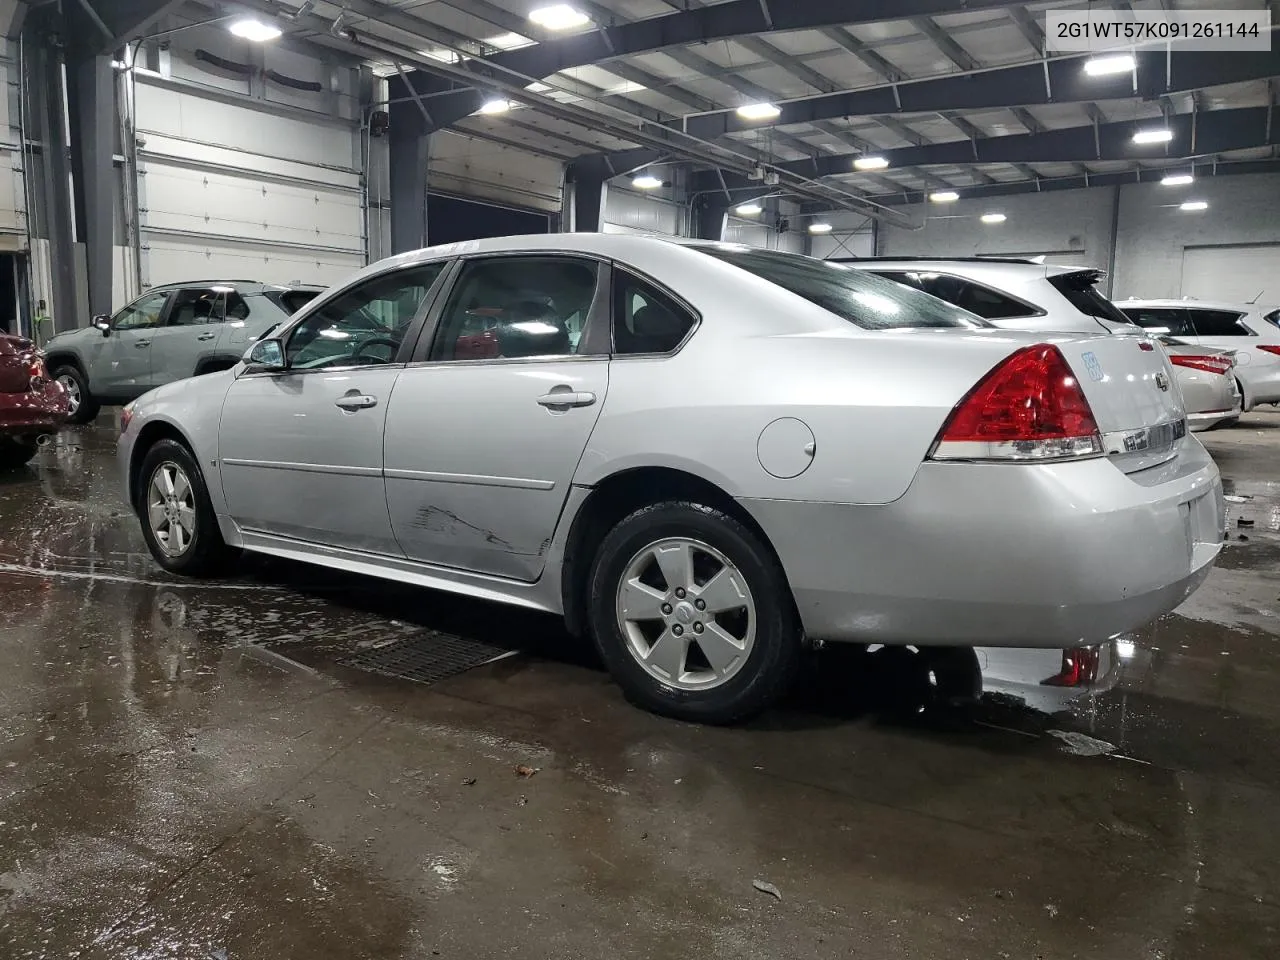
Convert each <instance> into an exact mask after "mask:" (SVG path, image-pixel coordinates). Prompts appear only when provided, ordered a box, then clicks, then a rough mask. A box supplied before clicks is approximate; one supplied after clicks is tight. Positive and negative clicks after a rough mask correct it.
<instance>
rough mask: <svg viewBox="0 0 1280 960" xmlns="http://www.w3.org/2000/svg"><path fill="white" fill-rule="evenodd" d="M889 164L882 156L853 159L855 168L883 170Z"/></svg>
mask: <svg viewBox="0 0 1280 960" xmlns="http://www.w3.org/2000/svg"><path fill="white" fill-rule="evenodd" d="M888 165H889V161H888V160H886V159H885V158H884V157H858V159H856V160H854V161H853V168H854V169H855V170H883V169H884V168H885V167H887V166H888Z"/></svg>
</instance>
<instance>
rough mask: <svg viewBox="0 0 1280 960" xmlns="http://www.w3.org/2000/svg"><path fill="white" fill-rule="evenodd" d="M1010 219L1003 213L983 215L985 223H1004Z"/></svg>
mask: <svg viewBox="0 0 1280 960" xmlns="http://www.w3.org/2000/svg"><path fill="white" fill-rule="evenodd" d="M1008 219H1009V218H1008V217H1006V216H1005V215H1004V214H1003V213H984V214H983V215H982V222H983V223H1004V222H1005V221H1006V220H1008Z"/></svg>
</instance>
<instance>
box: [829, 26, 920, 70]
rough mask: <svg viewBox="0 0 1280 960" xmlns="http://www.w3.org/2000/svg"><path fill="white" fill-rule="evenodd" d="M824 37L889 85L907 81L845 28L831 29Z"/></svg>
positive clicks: (891, 65) (893, 67)
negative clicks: (850, 54) (851, 55)
mask: <svg viewBox="0 0 1280 960" xmlns="http://www.w3.org/2000/svg"><path fill="white" fill-rule="evenodd" d="M822 35H823V36H824V37H826V38H827V39H828V40H830V41H832V42H833V43H835V44H838V45H839V46H841V47H843V48H844V49H845V50H847V51H849V53H852V54H853V55H854V56H855V57H857V58H858V59H859V60H861V61H862V62H863V63H864V64H865V65H866V66H868V67H870V68H871V69H872V70H873V71H874V72H875V73H876V74H878V75H879V76H881V77H883V78H884V79H885V80H887V81H888V82H889V83H898V82H899V81H901V80H906V79H907V75H906V74H905V73H903V72H902V71H901V70H899V69H898V68H897V67H895V66H894V65H893V64H892V63H890V62H889V61H888V60H886V59H885V58H884V57H882V56H881V55H880V54H878V53H876V51H875V50H873V49H871V46H870V44H867V43H864V42H863V41H861V40H859V39H858V38H857V37H855V36H854V35H853V34H851V33H850V32H849V31H848V30H846V29H844V27H830V28H828V29H826V30H823V31H822Z"/></svg>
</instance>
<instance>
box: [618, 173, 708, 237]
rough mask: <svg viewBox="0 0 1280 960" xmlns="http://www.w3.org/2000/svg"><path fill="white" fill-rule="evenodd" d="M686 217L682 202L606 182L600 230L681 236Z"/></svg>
mask: <svg viewBox="0 0 1280 960" xmlns="http://www.w3.org/2000/svg"><path fill="white" fill-rule="evenodd" d="M687 218H688V214H687V210H686V207H685V206H684V204H681V203H676V202H675V201H674V200H671V199H669V198H668V197H664V196H662V195H660V194H657V193H636V192H635V191H634V190H627V189H626V188H624V187H622V186H619V185H618V183H617V182H614V183H610V184H608V185H607V187H606V189H605V196H604V211H603V212H602V214H601V217H600V230H601V232H602V233H657V234H661V235H663V236H668V237H675V236H684V235H685V234H686V233H687V232H688V231H687V230H686V229H685V227H686V220H687Z"/></svg>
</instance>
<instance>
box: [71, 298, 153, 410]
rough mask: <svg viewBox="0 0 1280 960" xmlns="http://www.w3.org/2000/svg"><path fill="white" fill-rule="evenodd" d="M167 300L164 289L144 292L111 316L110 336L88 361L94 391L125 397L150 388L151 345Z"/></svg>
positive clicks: (104, 394)
mask: <svg viewBox="0 0 1280 960" xmlns="http://www.w3.org/2000/svg"><path fill="white" fill-rule="evenodd" d="M168 301H169V293H168V292H167V291H159V292H156V293H148V294H144V295H143V296H141V297H139V298H138V299H137V300H135V301H134V302H133V303H131V304H129V306H127V307H125V308H124V309H123V310H121V311H120V312H119V313H117V314H116V315H115V316H114V317H113V318H112V319H111V332H110V335H109V336H106V337H104V338H103V340H102V344H101V345H100V346H99V348H98V350H97V351H96V352H95V355H94V356H93V357H91V358H89V360H88V362H87V366H88V367H89V369H88V370H86V371H85V372H86V373H88V375H89V389H90V390H91V391H92V392H93V393H95V394H97V395H99V396H104V397H116V396H118V397H121V398H124V397H131V396H137V395H138V394H141V393H145V392H146V391H147V390H149V389H150V386H151V344H152V340H153V338H154V337H155V333H156V330H157V329H159V327H160V325H161V324H162V323H163V322H164V317H165V311H166V309H167V304H168ZM95 345H96V344H95Z"/></svg>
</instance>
